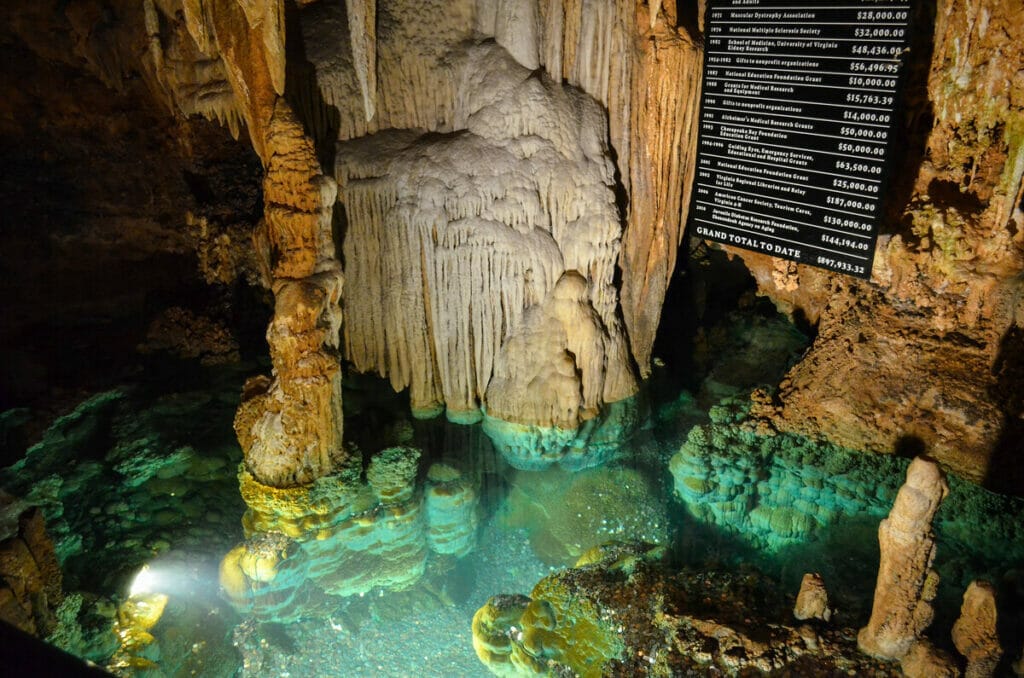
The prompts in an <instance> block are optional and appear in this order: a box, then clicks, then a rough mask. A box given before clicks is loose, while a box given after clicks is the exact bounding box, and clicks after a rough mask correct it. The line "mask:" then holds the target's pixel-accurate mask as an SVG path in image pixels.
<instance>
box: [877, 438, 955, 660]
mask: <svg viewBox="0 0 1024 678" xmlns="http://www.w3.org/2000/svg"><path fill="white" fill-rule="evenodd" d="M948 493H949V488H948V486H947V485H946V480H945V477H944V475H943V473H942V471H941V470H940V469H939V467H938V465H937V464H935V463H934V462H932V461H928V460H926V459H923V458H920V457H918V458H917V459H914V461H912V462H911V464H910V467H909V468H908V469H907V480H906V482H905V483H904V484H903V487H901V488H900V491H899V494H897V495H896V501H895V503H894V504H893V507H892V511H890V512H889V516H888V517H887V518H886V519H885V520H883V521H882V524H881V525H880V526H879V528H878V543H879V546H880V547H881V562H880V563H879V567H878V582H877V584H876V585H875V598H874V604H873V606H872V608H871V619H870V620H869V621H868V625H867V626H865V627H864V628H862V629H861V630H860V633H859V634H858V635H857V644H858V646H859V647H860V649H861V651H863V652H866V653H867V654H869V655H871V656H873V657H877V658H879V659H902V658H903V657H905V656H907V654H908V653H909V652H910V650H911V648H912V647H913V645H914V643H915V642H916V641H917V640H918V638H919V637H920V636H921V634H922V633H923V631H924V630H925V629H926V628H927V627H928V625H929V624H931V622H932V617H933V616H934V610H933V609H932V605H931V601H932V600H933V599H934V598H935V594H936V589H937V587H938V583H939V576H938V574H937V573H936V572H935V570H933V569H932V561H933V560H934V559H935V535H934V534H933V532H932V519H933V518H934V517H935V512H936V511H938V509H939V505H940V504H941V503H942V500H943V499H944V498H945V497H946V495H947V494H948Z"/></svg>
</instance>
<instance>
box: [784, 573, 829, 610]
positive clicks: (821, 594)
mask: <svg viewBox="0 0 1024 678" xmlns="http://www.w3.org/2000/svg"><path fill="white" fill-rule="evenodd" d="M793 616H794V617H796V618H797V619H799V620H801V621H802V620H804V619H820V620H822V621H828V620H829V619H831V618H832V609H831V608H830V607H829V606H828V591H826V590H825V580H824V579H822V578H821V575H819V574H813V573H810V572H808V573H807V574H805V575H804V578H803V580H801V582H800V592H799V593H798V594H797V596H796V605H794V606H793Z"/></svg>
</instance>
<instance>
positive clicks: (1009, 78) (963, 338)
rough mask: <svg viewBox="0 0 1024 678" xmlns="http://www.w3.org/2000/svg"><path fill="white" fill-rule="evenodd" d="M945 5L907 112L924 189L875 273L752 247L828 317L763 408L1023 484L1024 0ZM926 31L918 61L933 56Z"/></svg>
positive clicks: (764, 280) (982, 476) (811, 429)
mask: <svg viewBox="0 0 1024 678" xmlns="http://www.w3.org/2000/svg"><path fill="white" fill-rule="evenodd" d="M935 11H936V15H935V17H934V23H935V26H934V46H933V48H932V49H933V52H932V61H931V66H930V72H928V74H927V76H928V80H927V91H926V92H925V91H923V88H922V91H916V90H913V89H911V91H910V94H909V97H908V98H909V101H908V109H909V112H908V117H907V120H906V121H901V122H903V125H904V129H905V130H909V131H910V132H911V133H912V134H911V135H910V137H911V139H913V137H914V134H916V133H917V132H918V131H920V133H921V134H924V133H926V132H927V138H926V140H924V142H923V143H924V149H923V157H917V156H916V154H914V153H913V152H912V151H913V145H912V144H909V145H908V146H909V148H907V149H905V150H904V152H903V153H902V156H903V157H902V159H901V162H903V163H904V169H903V170H902V173H903V174H904V175H905V176H907V177H908V179H909V178H910V177H914V178H913V184H912V186H907V187H906V190H907V191H909V192H910V199H909V202H908V203H906V205H905V206H904V205H898V204H897V205H894V207H895V209H893V210H892V211H891V214H890V215H889V216H888V217H887V222H886V223H885V224H884V225H883V230H882V233H883V235H882V236H881V238H880V240H879V247H878V253H877V255H876V259H875V265H874V271H873V275H872V278H871V281H870V282H859V281H855V280H853V279H851V278H847V277H844V276H838V275H834V274H830V273H826V272H823V271H819V270H816V269H812V268H809V267H805V266H803V265H798V264H791V263H786V262H781V261H777V260H772V259H771V258H770V257H767V256H764V255H756V254H750V253H745V252H739V253H738V254H739V256H741V257H742V258H743V259H744V261H746V263H747V265H748V267H749V268H750V270H751V272H752V273H753V275H754V277H755V278H756V280H757V283H758V286H759V288H760V291H761V293H762V294H765V295H767V296H769V297H770V298H772V299H773V300H774V301H775V302H776V305H777V306H779V307H780V308H782V309H783V310H787V311H789V312H790V313H792V314H794V315H797V316H803V317H804V318H806V319H807V320H809V321H810V322H811V323H813V324H816V325H817V327H818V335H817V338H816V339H815V342H814V345H813V347H812V348H811V350H810V351H809V352H808V354H807V355H806V356H805V357H804V359H803V360H801V361H800V362H799V363H798V364H797V365H796V366H795V367H794V368H793V369H792V370H791V371H790V373H789V375H788V376H787V378H786V379H785V380H784V381H783V382H782V384H781V388H780V390H779V393H778V401H777V402H776V404H775V405H774V407H772V408H766V409H765V410H764V412H763V413H764V414H765V415H767V416H769V417H771V418H772V419H773V421H774V423H775V425H776V426H778V427H779V428H783V429H786V430H793V431H799V432H802V433H805V434H808V435H812V436H824V437H827V438H828V439H829V440H831V441H832V442H835V443H836V444H839V445H842V446H845V447H850V448H853V449H862V450H864V449H866V450H871V451H877V452H891V451H892V450H893V449H894V448H895V447H898V446H900V445H910V447H911V448H913V447H914V446H915V445H916V446H920V445H922V444H923V446H924V448H925V449H927V450H928V451H929V454H931V455H933V456H934V457H935V458H936V459H938V460H939V461H941V462H942V463H944V464H946V465H948V466H949V467H950V468H952V469H953V470H954V471H956V472H957V473H958V474H960V475H963V476H965V477H968V478H972V479H974V480H976V481H982V480H986V478H987V480H988V482H989V483H991V484H993V485H997V486H1004V487H1012V486H1013V485H1014V483H1016V484H1017V486H1018V487H1019V485H1020V474H1019V468H1020V464H1019V463H1018V460H1019V453H1020V449H1021V448H1020V444H1021V443H1020V441H1021V440H1022V437H1021V418H1020V417H1021V412H1022V404H1021V401H1020V398H1019V395H1016V392H1017V391H1018V390H1019V387H1014V386H1011V385H1010V384H1011V383H1014V381H1013V380H1015V379H1019V374H1020V368H1019V362H1020V358H1019V356H1020V353H1021V347H1022V343H1021V338H1022V336H1024V335H1022V332H1021V329H1020V326H1021V322H1022V318H1024V306H1022V302H1021V300H1022V299H1024V297H1022V295H1021V286H1020V285H1021V283H1020V273H1021V271H1022V270H1024V212H1022V211H1021V199H1022V197H1024V183H1022V177H1024V99H1022V98H1021V94H1020V93H1021V92H1022V91H1024V79H1022V78H1024V75H1022V71H1021V70H1020V63H1021V61H1022V58H1024V53H1022V48H1021V45H1022V44H1024V21H1022V20H1024V8H1022V7H1021V6H1020V5H1019V3H1001V2H990V1H983V0H942V1H940V2H938V3H937V7H936V9H935ZM916 21H917V23H918V25H920V26H921V27H922V31H926V30H927V29H928V27H929V26H930V24H931V21H932V17H929V16H927V15H926V13H925V15H922V16H919V17H918V18H917V19H916ZM923 38H924V39H923V40H920V41H918V42H917V43H915V46H914V49H913V50H912V53H911V55H910V59H911V70H912V72H913V70H914V69H916V68H920V69H922V70H923V69H924V68H925V67H926V66H927V64H925V63H923V62H922V60H923V56H924V55H925V54H927V53H928V46H929V45H928V43H929V40H928V37H927V35H925V36H923ZM925 96H926V97H927V98H925ZM932 116H933V124H932V126H931V129H930V131H929V130H927V129H926V130H917V128H918V127H920V126H921V125H922V123H924V124H927V123H928V122H929V121H931V120H932ZM899 174H900V172H899V171H898V172H897V173H896V176H899ZM915 175H916V176H915ZM902 189H903V187H902V186H901V183H900V182H899V181H896V182H894V185H893V186H892V191H891V193H892V194H893V196H894V199H898V198H899V195H900V194H901V193H902V192H903V190H902Z"/></svg>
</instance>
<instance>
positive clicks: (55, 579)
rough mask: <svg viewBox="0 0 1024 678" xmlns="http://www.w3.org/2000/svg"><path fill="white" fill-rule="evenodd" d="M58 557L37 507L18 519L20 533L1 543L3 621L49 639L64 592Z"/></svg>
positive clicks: (25, 512)
mask: <svg viewBox="0 0 1024 678" xmlns="http://www.w3.org/2000/svg"><path fill="white" fill-rule="evenodd" d="M61 582H62V574H61V570H60V566H59V564H58V563H57V554H56V552H55V550H54V547H53V542H52V541H50V537H49V535H47V533H46V526H45V524H44V522H43V513H42V511H40V510H39V509H38V508H30V509H27V510H25V511H24V512H22V513H21V515H20V516H18V527H17V532H16V533H14V534H11V535H9V536H7V537H6V538H4V539H3V540H2V541H0V619H2V620H4V621H5V622H7V623H8V624H11V625H12V626H16V627H18V628H20V629H21V630H22V631H25V632H27V633H32V634H38V635H40V636H46V635H47V634H49V633H50V632H52V631H53V630H54V628H55V626H56V619H55V618H54V612H55V611H56V610H57V607H58V606H59V604H60V602H61V600H62V599H63V597H64V592H63V589H62V586H61Z"/></svg>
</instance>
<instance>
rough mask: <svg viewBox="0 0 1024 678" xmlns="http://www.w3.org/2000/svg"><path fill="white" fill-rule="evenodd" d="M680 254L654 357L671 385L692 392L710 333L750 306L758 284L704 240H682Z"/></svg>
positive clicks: (703, 365) (702, 368) (702, 367)
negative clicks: (677, 383)
mask: <svg viewBox="0 0 1024 678" xmlns="http://www.w3.org/2000/svg"><path fill="white" fill-rule="evenodd" d="M684 248H686V249H684ZM687 250H688V251H687ZM679 255H680V256H679V259H678V261H679V263H678V264H677V267H676V272H675V274H674V275H673V276H672V280H671V282H670V283H669V287H668V290H667V291H666V293H665V303H664V305H663V306H662V309H661V322H660V323H659V325H658V334H657V336H656V337H655V339H654V350H653V353H652V354H653V355H654V356H655V357H656V358H660V359H661V360H662V361H663V362H664V364H665V369H666V370H667V372H668V373H669V374H670V375H671V377H672V378H673V379H674V380H675V381H677V382H679V383H680V384H681V385H682V386H683V387H684V388H687V389H690V390H695V389H696V388H697V387H698V386H699V384H700V382H701V381H702V380H703V378H704V376H705V375H706V373H707V369H708V357H709V356H708V351H709V345H708V340H709V333H711V332H713V331H714V328H716V327H721V326H722V325H723V323H724V322H725V321H726V319H727V318H728V316H729V314H730V313H731V312H733V311H735V310H736V309H738V308H739V307H740V306H741V305H742V306H748V307H749V306H750V305H751V304H753V302H754V296H753V294H754V291H755V289H756V286H755V283H754V279H753V277H752V276H751V275H750V273H749V271H748V270H747V267H746V266H745V265H744V264H743V262H742V261H741V260H740V259H739V257H729V256H727V255H726V254H725V253H724V252H723V251H721V250H719V249H716V248H712V247H708V246H707V245H706V244H704V243H703V242H698V241H695V240H691V239H684V240H683V245H682V247H681V248H680V253H679Z"/></svg>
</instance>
